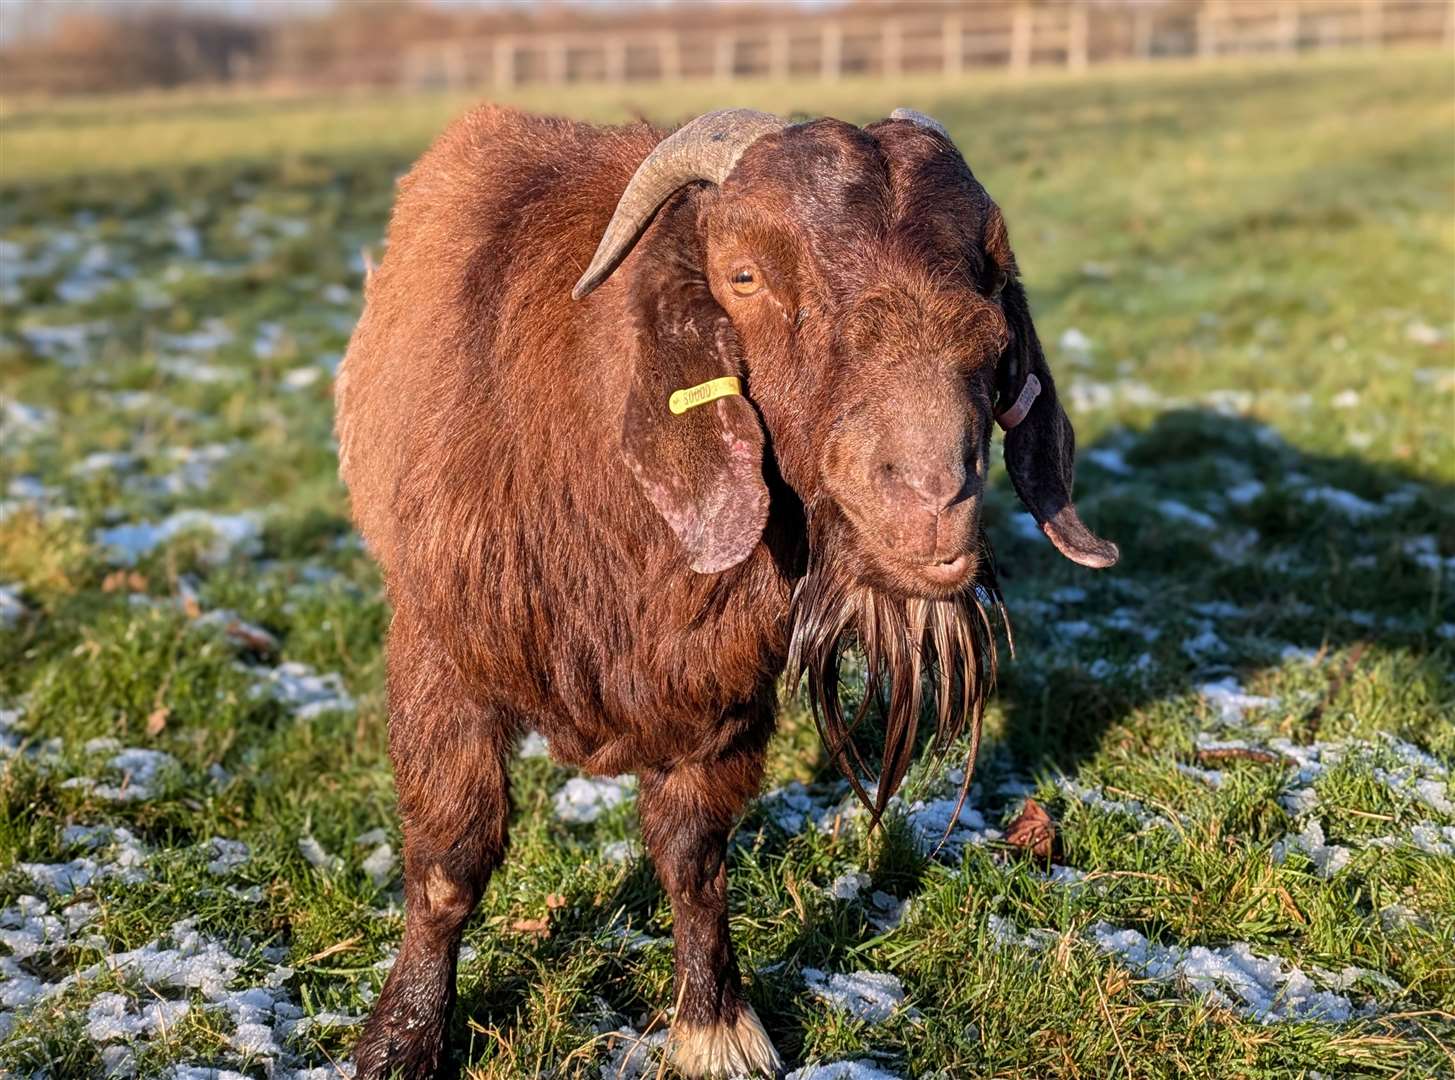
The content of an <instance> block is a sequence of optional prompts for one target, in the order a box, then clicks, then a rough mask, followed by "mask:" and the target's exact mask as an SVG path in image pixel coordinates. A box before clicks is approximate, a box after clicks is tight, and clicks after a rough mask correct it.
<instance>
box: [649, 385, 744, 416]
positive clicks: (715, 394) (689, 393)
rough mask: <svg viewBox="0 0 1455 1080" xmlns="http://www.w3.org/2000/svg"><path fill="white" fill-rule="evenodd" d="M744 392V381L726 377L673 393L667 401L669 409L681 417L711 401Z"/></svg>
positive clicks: (739, 394)
mask: <svg viewBox="0 0 1455 1080" xmlns="http://www.w3.org/2000/svg"><path fill="white" fill-rule="evenodd" d="M742 392H743V383H742V380H741V379H739V378H738V377H737V376H736V375H726V376H724V377H723V378H721V379H709V380H708V381H707V382H705V383H698V384H697V385H696V386H689V387H686V388H685V389H682V390H674V391H672V396H671V397H669V398H668V399H667V408H669V409H671V410H672V414H673V415H674V416H681V415H682V414H683V413H685V412H686V411H687V410H688V409H695V408H697V406H699V405H706V404H707V403H708V402H709V401H716V400H717V399H718V398H723V397H733V396H734V395H737V396H741V395H742Z"/></svg>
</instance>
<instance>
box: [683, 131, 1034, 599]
mask: <svg viewBox="0 0 1455 1080" xmlns="http://www.w3.org/2000/svg"><path fill="white" fill-rule="evenodd" d="M703 201H704V206H703V208H702V210H701V212H700V220H701V227H702V231H703V233H704V235H705V238H706V259H705V265H704V267H703V271H704V272H705V274H706V277H707V282H708V286H709V288H710V289H711V290H712V293H713V297H714V299H715V300H716V301H717V303H718V305H719V306H720V307H721V308H722V310H723V311H724V312H725V313H726V315H727V317H728V318H729V319H730V320H731V322H732V326H733V328H734V330H735V331H736V333H737V336H738V339H739V341H740V342H741V346H742V352H743V359H744V367H745V371H746V374H747V384H748V388H749V391H750V393H751V396H752V400H753V402H754V403H755V404H756V405H757V406H758V409H759V411H760V412H761V414H762V417H763V422H764V425H765V426H766V428H767V432H768V436H769V440H770V442H771V445H772V448H773V452H774V455H775V457H776V460H777V464H778V467H779V469H780V471H781V473H782V475H783V477H784V479H785V480H786V481H787V483H788V484H789V485H790V486H791V487H792V488H793V489H794V490H795V491H796V492H797V493H798V495H799V496H800V497H801V498H802V499H803V501H804V504H805V506H807V507H808V508H809V512H810V514H811V515H812V516H815V517H816V516H819V515H823V514H832V515H836V516H842V518H843V519H844V522H845V524H846V525H847V528H846V529H845V530H843V531H844V540H843V544H844V546H845V547H846V548H847V549H848V552H845V553H841V554H848V553H849V552H851V553H852V557H853V558H854V562H855V564H856V568H857V571H858V573H859V574H860V575H862V576H864V577H866V578H868V579H869V580H871V581H872V583H873V584H875V585H877V586H879V587H881V588H888V589H890V590H892V591H895V592H898V593H901V594H908V595H945V594H947V593H950V592H953V591H956V590H959V589H961V588H963V587H964V586H965V585H966V584H967V583H969V582H971V581H973V580H975V577H976V574H977V572H978V570H979V565H978V562H979V558H980V552H979V547H980V543H979V537H980V525H979V516H980V502H981V496H982V492H983V489H984V485H985V481H986V470H987V465H988V455H989V448H990V436H991V431H992V429H993V426H994V419H993V415H992V409H993V402H994V399H995V396H996V391H997V387H996V375H997V371H998V370H999V368H1000V360H1001V358H1002V357H1003V356H1004V355H1005V354H1006V351H1007V348H1008V346H1009V344H1010V335H1011V331H1010V325H1009V323H1008V320H1007V313H1006V310H1005V309H1004V308H1003V307H1002V293H1003V289H1004V286H1005V284H1006V282H1007V280H1008V279H1009V277H1010V276H1011V274H1012V273H1013V272H1014V263H1013V261H1012V258H1011V254H1010V248H1009V246H1008V245H1007V243H1006V238H1005V229H1004V226H1003V225H1002V224H1001V218H1000V214H999V211H998V210H997V209H996V208H995V205H994V204H993V203H992V202H991V201H990V198H989V197H988V196H987V195H986V193H985V190H984V189H983V188H982V187H981V186H980V185H979V184H978V183H977V182H976V181H975V179H974V178H973V177H972V176H971V175H970V172H969V170H968V169H967V168H966V167H965V165H964V162H963V161H962V160H961V159H960V157H959V155H958V154H957V153H955V152H954V150H953V149H952V148H950V147H948V146H947V145H946V143H945V141H944V140H943V138H942V137H940V136H939V135H937V134H935V133H934V132H932V131H930V130H928V129H926V128H922V127H919V126H918V125H915V124H913V123H904V122H898V121H890V122H886V123H881V124H877V125H874V126H872V127H870V128H869V129H868V130H861V129H859V128H856V127H853V126H851V125H848V124H844V123H841V122H838V121H833V120H820V121H815V122H813V123H810V124H804V125H801V126H798V127H792V128H787V129H785V130H784V131H782V132H781V133H779V134H776V135H773V136H770V137H767V138H762V139H759V140H758V141H757V143H755V144H754V145H753V146H752V147H751V148H750V149H749V151H748V152H747V153H746V154H745V155H744V156H743V159H742V160H741V161H740V162H739V163H738V165H737V167H736V168H735V169H734V171H733V172H732V174H731V175H729V176H728V177H727V179H726V180H725V181H724V183H723V184H722V186H721V187H720V188H719V189H717V191H716V193H715V195H714V196H712V197H710V198H707V199H704V200H703Z"/></svg>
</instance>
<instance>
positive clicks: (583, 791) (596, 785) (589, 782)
mask: <svg viewBox="0 0 1455 1080" xmlns="http://www.w3.org/2000/svg"><path fill="white" fill-rule="evenodd" d="M635 788H636V778H635V777H631V776H618V777H615V778H613V779H607V780H595V779H591V778H589V777H584V776H574V777H572V778H571V779H570V780H567V781H566V783H565V784H564V785H563V786H562V787H561V788H559V789H558V790H557V791H556V793H555V795H553V796H551V805H552V806H554V807H555V811H556V817H557V818H558V819H560V820H561V821H565V822H568V823H569V824H572V825H587V824H590V823H591V822H593V821H595V820H596V819H597V818H599V817H600V816H601V815H602V814H604V813H606V811H608V810H610V809H611V808H612V807H615V806H620V805H621V804H622V803H624V802H626V801H627V800H628V799H630V798H631V797H632V795H633V792H634V790H635Z"/></svg>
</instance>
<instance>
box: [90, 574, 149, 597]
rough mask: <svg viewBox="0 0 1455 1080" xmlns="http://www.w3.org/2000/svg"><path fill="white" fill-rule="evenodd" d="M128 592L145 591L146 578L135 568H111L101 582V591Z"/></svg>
mask: <svg viewBox="0 0 1455 1080" xmlns="http://www.w3.org/2000/svg"><path fill="white" fill-rule="evenodd" d="M123 589H125V590H127V591H128V592H140V593H144V592H146V591H147V579H146V578H145V577H143V576H142V575H141V574H139V573H137V572H136V571H135V570H113V571H112V572H111V573H109V574H107V575H106V577H105V578H104V579H103V580H102V582H101V591H102V592H121V590H123Z"/></svg>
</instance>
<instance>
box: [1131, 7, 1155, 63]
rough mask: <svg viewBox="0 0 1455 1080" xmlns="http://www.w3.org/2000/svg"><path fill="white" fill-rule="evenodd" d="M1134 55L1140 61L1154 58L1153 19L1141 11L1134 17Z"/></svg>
mask: <svg viewBox="0 0 1455 1080" xmlns="http://www.w3.org/2000/svg"><path fill="white" fill-rule="evenodd" d="M1132 55H1133V56H1135V57H1136V58H1137V59H1138V60H1150V59H1151V58H1152V17H1151V16H1150V15H1149V14H1147V12H1145V11H1142V10H1141V9H1138V11H1137V13H1136V14H1135V15H1134V16H1132Z"/></svg>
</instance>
